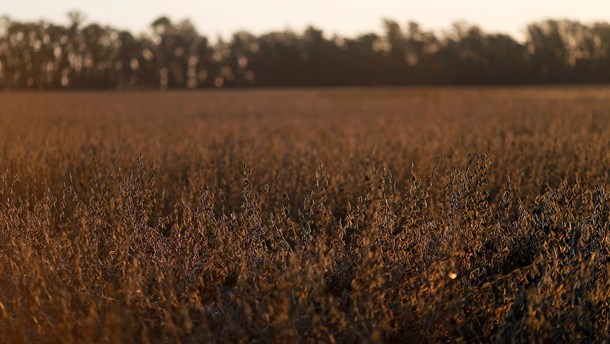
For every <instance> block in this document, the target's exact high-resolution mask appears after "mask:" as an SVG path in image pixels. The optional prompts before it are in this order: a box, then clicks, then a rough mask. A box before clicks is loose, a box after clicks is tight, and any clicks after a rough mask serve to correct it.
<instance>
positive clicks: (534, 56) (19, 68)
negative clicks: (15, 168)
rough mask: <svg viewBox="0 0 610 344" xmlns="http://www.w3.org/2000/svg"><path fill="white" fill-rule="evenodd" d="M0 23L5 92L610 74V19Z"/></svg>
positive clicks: (580, 79) (512, 80) (596, 77)
mask: <svg viewBox="0 0 610 344" xmlns="http://www.w3.org/2000/svg"><path fill="white" fill-rule="evenodd" d="M69 19H70V20H69V24H67V25H59V24H54V23H49V22H44V21H39V22H18V21H13V20H11V19H9V18H7V17H3V18H2V19H0V89H177V88H190V89H194V88H209V87H252V86H259V87H280V86H342V85H488V84H508V85H510V84H544V83H605V82H610V24H609V23H593V24H584V23H580V22H578V21H570V20H546V21H542V22H537V23H533V24H530V25H529V26H528V27H527V35H526V39H525V41H523V42H520V41H518V40H516V39H514V38H513V37H511V36H509V35H506V34H498V33H486V32H484V31H483V30H481V29H480V28H479V27H477V26H473V25H469V24H465V23H457V24H454V25H453V26H452V27H451V29H450V30H447V31H444V32H443V33H435V32H432V31H427V30H424V29H422V28H421V26H420V25H418V24H417V23H414V22H410V23H408V24H407V25H402V26H401V25H400V24H399V23H398V22H396V21H393V20H384V22H383V28H384V30H383V33H382V34H377V33H367V34H363V35H360V36H358V37H352V38H348V37H340V36H337V35H334V36H332V37H328V36H327V35H325V34H324V33H323V31H322V30H320V29H317V28H315V27H308V28H307V29H306V30H304V31H303V32H294V31H290V30H285V31H278V32H269V33H265V34H261V35H258V36H257V35H253V34H251V33H248V32H243V31H242V32H237V33H235V34H234V35H233V36H232V37H231V38H230V39H229V40H223V39H220V38H219V39H218V40H217V41H215V42H211V41H210V40H209V39H208V38H207V37H206V36H204V35H202V34H200V33H199V32H198V31H197V29H196V28H195V26H194V25H193V24H192V23H191V22H190V21H189V20H182V21H179V22H172V21H171V20H170V19H168V18H166V17H161V18H158V19H156V20H155V21H153V22H152V23H151V25H150V29H149V30H148V31H147V33H144V34H140V35H134V34H133V33H131V32H128V31H124V30H119V29H116V28H113V27H110V26H102V25H99V24H95V23H86V21H85V20H84V17H83V15H82V14H80V13H77V12H71V13H70V14H69Z"/></svg>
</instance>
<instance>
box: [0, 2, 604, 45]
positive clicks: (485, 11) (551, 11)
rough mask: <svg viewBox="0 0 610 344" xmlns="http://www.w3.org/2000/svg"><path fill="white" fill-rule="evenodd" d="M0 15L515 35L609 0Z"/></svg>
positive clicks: (182, 6) (4, 11)
mask: <svg viewBox="0 0 610 344" xmlns="http://www.w3.org/2000/svg"><path fill="white" fill-rule="evenodd" d="M1 2H3V4H1V5H0V15H8V16H9V17H10V18H12V19H14V20H39V19H45V20H48V21H53V22H58V23H66V22H67V19H66V18H67V16H66V13H67V12H68V11H71V10H79V11H81V12H82V13H84V14H85V15H86V19H87V21H88V22H97V23H101V24H110V25H112V26H115V27H118V28H121V29H128V30H130V31H132V32H135V33H139V32H143V31H144V30H146V29H147V28H148V26H149V24H150V23H151V22H152V21H153V20H154V19H155V18H158V17H160V16H161V15H167V16H168V17H169V18H170V19H172V20H175V21H178V20H180V19H184V18H189V19H191V21H192V22H193V23H194V24H195V26H196V27H197V29H198V30H199V31H200V32H201V33H202V34H205V35H207V36H209V37H212V38H213V37H217V36H218V35H220V36H222V37H225V38H226V37H230V35H231V34H232V33H234V32H236V31H238V30H247V31H250V32H252V33H255V34H260V33H263V32H269V31H273V30H282V29H286V28H290V29H293V30H302V29H303V28H305V27H306V26H308V25H314V26H316V27H319V28H321V29H323V30H324V31H325V33H326V34H328V35H331V34H334V33H336V34H339V35H342V36H348V37H353V36H356V35H358V34H360V33H365V32H381V30H382V25H381V23H382V19H383V18H390V19H394V20H396V21H398V22H399V23H401V24H402V23H405V24H406V23H407V22H408V21H410V20H413V21H416V22H418V23H420V24H421V25H422V27H423V28H424V29H427V30H435V31H441V30H443V29H449V28H450V26H451V24H452V23H453V22H456V21H466V22H468V23H471V24H476V25H479V26H480V27H481V28H483V29H484V30H485V31H488V32H502V33H508V34H511V35H512V36H513V37H515V38H517V39H523V38H524V34H525V27H526V25H527V24H528V23H531V22H533V21H538V20H542V19H546V18H555V19H575V20H580V21H583V22H593V21H607V22H610V0H403V1H398V0H299V1H296V0H1Z"/></svg>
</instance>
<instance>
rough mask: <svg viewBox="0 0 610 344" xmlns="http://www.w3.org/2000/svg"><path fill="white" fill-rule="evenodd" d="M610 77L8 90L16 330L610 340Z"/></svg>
mask: <svg viewBox="0 0 610 344" xmlns="http://www.w3.org/2000/svg"><path fill="white" fill-rule="evenodd" d="M608 147H610V89H606V88H597V89H588V88H578V89H562V88H557V89H536V88H532V89H453V90H451V89H433V88H430V89H410V90H401V89H392V90H361V89H347V90H293V91H247V92H201V93H71V94H65V93H45V94H36V93H23V94H0V172H1V177H0V338H2V341H3V342H11V343H25V342H53V343H56V342H66V343H82V342H111V343H130V342H152V343H167V342H261V341H262V342H295V341H299V342H438V341H471V342H489V341H495V342H558V341H559V342H607V341H608V340H610V337H609V335H608V333H610V309H609V306H610V305H609V302H610V301H609V299H610V292H609V290H610V262H609V257H610V224H609V222H608V216H609V211H610V194H608V192H607V191H606V189H608V188H609V187H610V167H609V166H610V150H609V149H608Z"/></svg>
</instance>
